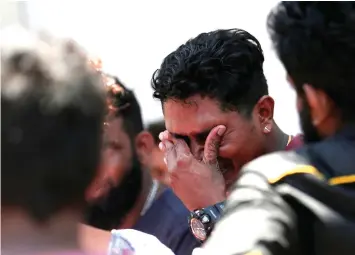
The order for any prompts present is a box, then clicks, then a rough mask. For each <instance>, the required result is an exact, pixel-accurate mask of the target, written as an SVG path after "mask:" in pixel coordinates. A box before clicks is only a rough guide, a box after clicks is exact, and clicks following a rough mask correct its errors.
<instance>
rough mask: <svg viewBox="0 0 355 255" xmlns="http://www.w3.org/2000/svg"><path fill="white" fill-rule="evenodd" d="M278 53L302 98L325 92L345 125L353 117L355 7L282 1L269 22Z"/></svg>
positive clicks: (341, 3)
mask: <svg viewBox="0 0 355 255" xmlns="http://www.w3.org/2000/svg"><path fill="white" fill-rule="evenodd" d="M268 30H269V33H270V36H271V39H272V41H273V44H274V47H275V49H276V52H277V54H278V56H279V58H280V60H281V61H282V62H283V64H284V66H285V68H286V70H287V72H288V74H289V75H290V76H291V78H292V79H293V81H294V83H295V87H296V90H297V91H298V92H299V93H301V94H302V91H303V90H302V86H303V84H311V85H312V86H313V87H315V88H318V89H321V90H323V91H324V92H326V93H327V95H328V96H329V97H330V98H331V99H332V100H333V101H334V103H335V104H336V105H337V106H338V108H339V110H340V111H341V114H342V117H343V119H344V121H345V120H350V119H351V120H354V119H355V114H354V109H355V100H354V94H355V72H354V70H355V61H354V56H355V3H354V2H342V1H337V2H281V3H279V4H278V6H277V7H276V8H275V9H274V10H273V11H272V12H271V13H270V15H269V17H268Z"/></svg>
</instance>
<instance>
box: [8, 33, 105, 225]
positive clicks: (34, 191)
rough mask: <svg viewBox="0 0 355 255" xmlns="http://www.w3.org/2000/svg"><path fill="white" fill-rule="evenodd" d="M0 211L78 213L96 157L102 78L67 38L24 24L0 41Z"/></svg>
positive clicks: (42, 217)
mask: <svg viewBox="0 0 355 255" xmlns="http://www.w3.org/2000/svg"><path fill="white" fill-rule="evenodd" d="M1 68H2V70H1V71H2V72H1V115H2V116H1V122H2V123H1V140H2V141H1V145H2V148H1V149H2V153H1V156H2V165H1V170H2V173H1V174H2V176H1V177H2V194H1V206H2V212H3V211H4V210H6V209H8V208H11V209H16V210H19V211H22V212H24V213H25V214H27V215H29V216H30V217H32V219H34V220H37V221H38V222H45V221H47V220H49V219H50V218H51V217H54V216H56V215H57V214H59V213H60V212H62V211H68V210H69V211H74V212H75V210H77V211H76V212H77V213H79V212H80V211H81V209H82V207H83V205H84V192H85V189H86V188H87V186H88V185H89V183H90V182H91V181H92V179H93V177H94V174H95V171H96V169H97V166H98V163H99V155H100V148H101V130H102V121H103V116H104V93H103V92H104V91H103V85H102V82H101V80H100V77H99V76H98V75H97V73H95V72H94V71H93V70H91V69H90V68H88V66H87V59H86V58H85V53H84V52H82V50H81V49H79V48H78V46H77V45H76V44H75V43H73V42H70V41H65V40H59V39H56V38H52V37H50V36H48V35H46V36H38V35H31V34H28V33H27V32H24V31H22V30H19V31H17V30H15V31H14V32H13V34H7V36H5V35H4V36H3V37H2V45H1Z"/></svg>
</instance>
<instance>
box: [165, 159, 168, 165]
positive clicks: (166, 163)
mask: <svg viewBox="0 0 355 255" xmlns="http://www.w3.org/2000/svg"><path fill="white" fill-rule="evenodd" d="M164 163H165V165H168V162H167V161H166V158H165V157H164Z"/></svg>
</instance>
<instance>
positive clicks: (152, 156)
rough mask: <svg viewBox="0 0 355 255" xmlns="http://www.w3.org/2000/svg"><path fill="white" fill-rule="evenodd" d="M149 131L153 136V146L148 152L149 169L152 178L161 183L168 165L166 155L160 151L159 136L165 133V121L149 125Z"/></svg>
mask: <svg viewBox="0 0 355 255" xmlns="http://www.w3.org/2000/svg"><path fill="white" fill-rule="evenodd" d="M147 131H148V132H149V133H150V134H151V136H152V138H153V139H152V142H153V143H152V146H150V148H149V150H147V153H146V158H147V167H148V170H149V171H150V174H151V175H152V177H153V178H154V179H156V180H159V181H161V180H162V178H163V176H164V173H165V171H166V164H165V163H164V153H163V152H162V151H161V150H160V149H159V143H160V139H159V134H160V133H161V132H163V131H165V122H164V120H160V121H156V122H152V123H150V124H149V125H148V127H147Z"/></svg>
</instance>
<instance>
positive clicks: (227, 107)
mask: <svg viewBox="0 0 355 255" xmlns="http://www.w3.org/2000/svg"><path fill="white" fill-rule="evenodd" d="M263 62H264V56H263V52H262V49H261V46H260V43H259V42H258V40H257V39H256V38H255V37H254V36H252V35H251V34H249V33H248V32H246V31H244V30H241V29H231V30H217V31H213V32H210V33H203V34H200V35H199V36H197V37H196V38H194V39H191V40H189V41H187V42H186V43H185V44H183V45H181V46H180V47H179V48H178V49H177V50H176V51H174V52H172V53H171V54H169V55H168V56H167V57H166V58H165V59H164V61H163V63H162V65H161V67H160V69H159V70H158V71H157V72H156V73H155V75H154V76H153V80H152V86H153V89H154V97H155V98H158V99H160V100H161V102H162V105H163V111H164V116H165V124H166V128H167V130H168V131H169V132H170V133H172V134H173V135H174V136H175V137H177V138H181V139H184V140H185V141H186V142H187V144H188V145H189V147H190V149H191V152H192V153H193V155H194V156H195V157H196V158H197V159H202V155H203V147H204V143H205V140H206V137H207V135H208V134H209V131H210V130H211V129H212V128H213V127H215V126H217V125H225V126H226V127H227V130H226V132H225V135H224V138H223V141H222V144H221V147H220V151H219V155H220V161H219V165H220V167H221V170H222V171H223V172H224V173H225V174H224V177H225V179H226V180H227V184H228V182H232V181H234V180H235V179H236V176H237V174H238V171H239V169H240V167H241V166H242V165H244V164H245V163H246V162H248V161H250V160H252V159H254V158H255V157H257V156H259V155H261V154H263V153H264V152H265V143H266V136H267V135H268V134H269V133H270V131H271V130H272V129H273V126H274V122H273V111H274V101H273V99H272V98H271V97H269V96H268V87H267V83H266V79H265V76H264V73H263Z"/></svg>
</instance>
